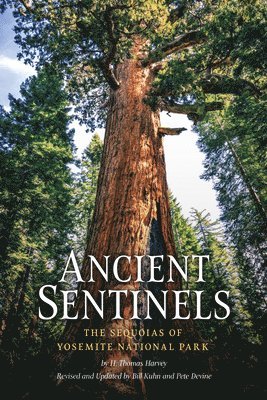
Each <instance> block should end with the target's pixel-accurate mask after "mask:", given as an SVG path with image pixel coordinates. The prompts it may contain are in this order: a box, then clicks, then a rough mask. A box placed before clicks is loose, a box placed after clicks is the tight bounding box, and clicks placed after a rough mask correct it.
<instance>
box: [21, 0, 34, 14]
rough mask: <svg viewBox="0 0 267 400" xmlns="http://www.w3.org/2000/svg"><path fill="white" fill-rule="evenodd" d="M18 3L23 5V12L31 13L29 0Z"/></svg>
mask: <svg viewBox="0 0 267 400" xmlns="http://www.w3.org/2000/svg"><path fill="white" fill-rule="evenodd" d="M19 2H20V3H21V4H22V5H23V7H24V8H25V10H27V11H29V12H30V13H33V8H32V1H30V0H19Z"/></svg>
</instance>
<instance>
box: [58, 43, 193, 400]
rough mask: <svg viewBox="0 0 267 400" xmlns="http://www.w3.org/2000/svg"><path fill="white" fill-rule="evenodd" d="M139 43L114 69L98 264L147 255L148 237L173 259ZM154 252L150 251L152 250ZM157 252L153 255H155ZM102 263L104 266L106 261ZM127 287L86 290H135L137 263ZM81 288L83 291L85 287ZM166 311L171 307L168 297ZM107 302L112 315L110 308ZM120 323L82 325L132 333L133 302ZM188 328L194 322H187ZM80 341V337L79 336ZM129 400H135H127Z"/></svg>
mask: <svg viewBox="0 0 267 400" xmlns="http://www.w3.org/2000/svg"><path fill="white" fill-rule="evenodd" d="M141 48H142V43H139V42H138V41H137V42H136V44H135V48H134V49H133V54H134V57H133V58H131V59H127V60H125V61H123V62H122V63H121V64H120V65H119V66H118V67H117V70H116V76H117V79H118V81H119V82H120V87H119V88H118V89H117V90H115V91H113V92H112V94H111V99H110V109H109V113H108V119H107V125H106V132H105V142H104V152H103V157H102V165H101V169H100V175H99V181H98V190H97V196H96V207H95V212H94V217H93V222H92V225H91V229H90V231H89V242H88V246H87V249H86V256H87V255H89V254H92V255H94V256H95V257H96V259H97V260H99V261H102V262H103V260H104V259H103V255H110V256H111V260H112V259H115V258H116V257H118V256H119V255H122V254H123V255H129V256H133V255H144V254H148V253H149V243H150V236H151V234H153V235H154V236H155V234H156V235H157V234H158V235H159V236H160V241H161V244H160V249H159V250H158V251H159V252H158V254H170V255H175V246H174V239H173V233H172V227H171V217H170V207H169V200H168V188H167V181H166V170H165V161H164V151H163V143H162V135H160V134H158V128H159V125H160V118H159V110H156V111H155V110H152V109H151V107H150V106H149V105H148V104H147V103H146V101H145V100H146V98H147V95H148V92H149V90H150V88H151V84H152V82H153V79H154V76H153V71H152V69H151V68H150V67H144V66H143V65H142V62H141V61H140V58H141ZM153 223H154V224H155V223H156V225H157V232H158V233H155V232H154V233H153V232H152V229H153V228H152V224H153ZM154 247H155V246H154ZM155 252H157V250H155V249H154V254H155ZM86 256H85V261H84V265H83V271H82V272H83V277H84V279H86V277H87V278H88V274H89V271H88V259H87V257H86ZM103 264H104V263H103ZM129 273H131V275H132V281H131V282H128V283H125V284H122V283H119V282H117V281H115V280H111V281H110V282H109V283H108V284H107V283H106V282H104V281H103V278H101V277H100V276H99V279H97V281H96V282H95V283H94V284H92V283H91V284H89V286H87V289H88V290H90V292H91V293H92V294H93V296H94V297H95V298H97V295H98V291H99V290H103V289H112V290H116V289H118V290H119V289H120V290H122V289H123V290H127V289H128V290H138V289H139V288H140V283H136V282H134V280H135V277H136V264H135V263H134V262H133V263H130V264H129V263H128V262H126V263H124V264H121V268H120V276H121V277H122V278H128V276H129ZM166 286H167V288H168V289H174V288H175V289H179V288H181V284H180V281H179V277H177V282H176V283H169V284H168V285H165V286H164V284H163V286H162V289H166ZM84 287H86V284H85V285H83V288H84ZM168 299H169V300H168V301H169V304H168V307H169V310H173V309H174V304H173V303H172V301H173V300H172V297H171V296H170V297H169V298H168ZM108 301H109V304H110V305H109V307H110V309H109V311H111V310H112V307H113V308H114V305H113V306H112V300H108ZM83 306H84V305H83V299H82V298H81V299H79V300H78V303H77V309H78V310H79V311H80V314H81V315H82V314H83V313H82V311H83ZM122 310H123V311H122V314H123V317H124V319H123V320H112V319H111V318H112V316H114V313H113V315H111V314H112V312H107V316H106V318H105V319H104V321H100V320H99V318H97V319H96V318H95V317H94V315H91V316H90V320H87V321H86V324H87V326H86V327H90V326H91V327H99V326H101V325H102V326H104V327H105V328H106V330H107V331H109V329H110V328H118V327H119V328H128V329H129V328H132V327H133V321H132V320H130V317H131V315H132V305H131V299H128V298H127V299H126V300H123V303H122ZM82 327H85V325H84V323H82V322H81V321H79V320H78V321H71V323H69V324H68V325H67V327H66V330H65V338H67V339H68V341H71V340H77V335H79V334H81V331H82ZM189 327H190V328H191V323H189ZM81 336H82V334H81ZM106 340H107V341H109V342H115V341H116V342H117V341H119V340H120V341H129V339H127V338H111V337H109V338H106ZM138 357H139V355H138V354H137V353H136V352H134V351H129V352H124V353H123V352H122V351H116V350H114V351H112V352H106V354H104V355H103V353H102V354H101V359H105V361H106V362H107V364H109V361H110V360H118V359H124V360H126V361H127V360H128V361H131V360H132V359H133V358H138ZM100 361H101V360H100V359H98V357H97V356H96V369H98V370H100V369H101V368H100ZM108 371H110V372H112V373H116V372H126V373H129V375H132V372H133V368H132V367H119V366H118V367H114V366H113V367H110V366H109V365H107V366H106V367H102V372H108ZM105 383H106V384H107V386H108V387H109V390H111V391H112V390H115V391H116V392H117V393H121V394H124V395H126V396H128V398H133V397H134V396H137V397H138V396H140V397H141V398H144V397H145V386H144V382H143V381H142V380H140V382H138V383H137V382H136V381H135V382H133V381H130V382H127V383H123V382H120V381H118V380H115V381H105ZM129 396H132V397H129Z"/></svg>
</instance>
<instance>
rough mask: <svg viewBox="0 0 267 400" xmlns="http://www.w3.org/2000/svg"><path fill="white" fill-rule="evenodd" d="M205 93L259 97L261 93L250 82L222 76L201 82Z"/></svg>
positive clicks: (211, 77)
mask: <svg viewBox="0 0 267 400" xmlns="http://www.w3.org/2000/svg"><path fill="white" fill-rule="evenodd" d="M200 84H201V86H202V89H203V91H204V92H205V93H211V94H235V95H238V96H239V95H241V94H243V93H244V92H249V93H250V94H252V95H254V96H257V97H259V96H260V95H261V91H260V90H259V89H258V88H257V87H256V86H255V85H254V84H253V83H252V82H249V81H246V80H245V79H241V78H231V77H228V76H222V75H215V74H214V75H211V76H210V77H209V78H206V79H203V80H202V81H201V82H200Z"/></svg>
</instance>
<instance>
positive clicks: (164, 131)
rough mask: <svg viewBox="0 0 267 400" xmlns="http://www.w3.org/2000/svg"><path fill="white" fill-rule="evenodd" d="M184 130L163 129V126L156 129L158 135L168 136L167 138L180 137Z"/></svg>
mask: <svg viewBox="0 0 267 400" xmlns="http://www.w3.org/2000/svg"><path fill="white" fill-rule="evenodd" d="M186 130H187V129H186V128H164V127H163V126H160V127H159V129H158V133H159V134H160V135H163V136H165V135H168V136H174V135H180V133H182V132H183V131H186Z"/></svg>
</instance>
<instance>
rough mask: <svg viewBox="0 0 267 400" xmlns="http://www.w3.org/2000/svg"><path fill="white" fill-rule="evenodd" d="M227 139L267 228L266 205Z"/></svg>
mask: <svg viewBox="0 0 267 400" xmlns="http://www.w3.org/2000/svg"><path fill="white" fill-rule="evenodd" d="M225 137H226V142H227V144H228V147H229V149H230V151H231V153H232V155H233V157H234V160H235V164H236V167H237V168H238V170H239V172H240V175H241V177H242V179H243V182H244V183H245V185H246V187H247V189H248V191H249V194H250V196H251V199H252V201H253V203H254V205H255V207H256V209H257V210H258V213H259V215H260V216H261V218H262V219H263V222H264V224H265V227H266V228H267V211H266V209H265V207H264V205H263V204H262V201H261V199H260V197H259V195H258V193H257V192H256V190H255V188H254V187H253V185H252V184H251V182H250V179H249V177H248V175H247V173H246V171H245V168H244V166H243V163H242V161H241V159H240V157H239V156H238V154H237V152H236V149H235V147H234V145H233V143H232V142H231V140H230V139H229V138H228V136H227V135H225Z"/></svg>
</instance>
